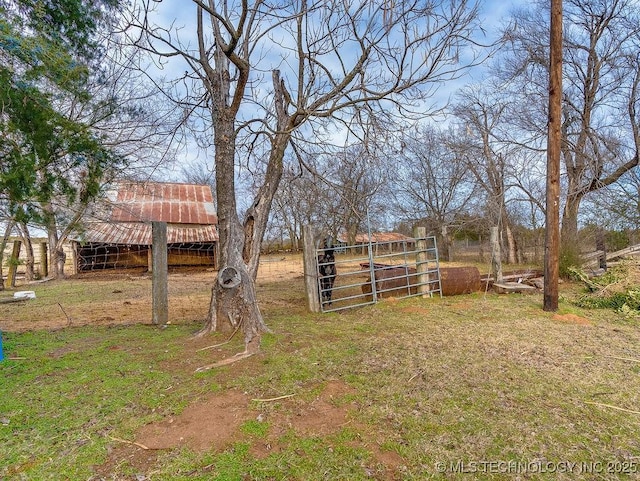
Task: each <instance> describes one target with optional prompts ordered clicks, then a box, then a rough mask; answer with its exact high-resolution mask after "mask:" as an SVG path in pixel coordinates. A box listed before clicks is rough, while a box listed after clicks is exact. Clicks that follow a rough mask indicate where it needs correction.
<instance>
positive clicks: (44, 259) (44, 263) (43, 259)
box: [40, 242, 49, 278]
mask: <svg viewBox="0 0 640 481" xmlns="http://www.w3.org/2000/svg"><path fill="white" fill-rule="evenodd" d="M40 275H41V276H42V277H43V278H45V277H48V276H49V255H48V251H47V243H46V242H40Z"/></svg>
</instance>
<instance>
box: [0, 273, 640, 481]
mask: <svg viewBox="0 0 640 481" xmlns="http://www.w3.org/2000/svg"><path fill="white" fill-rule="evenodd" d="M66 282H68V283H69V284H68V288H69V289H78V288H79V287H78V286H76V285H74V282H80V281H74V280H69V281H66ZM569 287H571V286H568V285H564V286H563V288H562V289H563V295H564V296H565V297H563V298H562V299H561V302H560V311H559V313H555V314H554V313H546V312H543V311H542V309H541V306H542V298H541V296H540V295H495V294H482V293H478V294H472V295H465V296H455V297H449V298H443V299H438V298H436V299H420V298H413V299H406V300H401V301H398V300H394V299H390V300H386V301H384V302H381V303H379V304H378V305H376V306H372V307H366V308H361V309H354V310H350V311H346V312H343V313H334V314H324V315H322V314H309V313H308V312H307V311H306V302H305V299H304V293H303V291H302V283H301V281H300V280H299V279H298V280H296V281H280V282H262V283H261V284H260V297H261V299H262V301H261V308H262V310H263V313H264V316H265V319H266V321H267V323H268V325H269V327H270V328H271V329H272V330H273V333H272V334H268V335H265V336H264V338H263V342H262V352H261V353H260V354H259V355H257V356H254V357H252V358H249V359H246V360H243V361H240V362H238V363H236V364H234V365H231V366H226V367H223V368H219V369H216V370H211V371H206V372H203V373H195V370H196V369H197V368H198V367H199V366H202V365H206V364H209V363H211V362H214V361H215V360H218V359H222V358H224V357H226V356H228V355H230V354H233V353H234V352H238V351H239V350H241V348H242V346H241V339H240V337H241V336H238V339H235V338H234V339H233V340H232V341H231V342H229V343H228V344H224V345H222V346H218V347H212V346H214V345H216V344H219V343H222V342H223V341H225V340H226V339H225V338H223V337H221V336H212V337H209V338H207V339H204V340H203V339H198V340H196V339H194V338H193V337H192V335H193V333H194V332H196V331H197V330H198V329H199V327H200V324H199V323H197V322H194V321H193V320H189V319H184V320H182V321H177V322H173V323H172V324H171V325H170V326H168V327H167V328H166V329H156V328H154V327H151V326H149V325H141V324H133V325H129V326H103V325H100V326H95V325H93V326H92V325H89V326H81V327H74V326H73V325H72V326H71V327H67V328H63V329H58V330H34V331H26V332H4V333H3V339H4V353H5V357H6V358H7V359H5V361H3V362H1V363H0V378H1V379H2V381H1V382H0V453H1V454H0V479H3V480H23V479H25V480H44V479H51V480H63V479H69V480H99V479H105V480H107V479H108V480H111V479H119V480H120V479H122V480H125V479H127V480H129V479H130V480H138V481H141V480H175V479H185V480H187V479H188V480H198V479H200V480H212V479H217V480H324V479H326V480H365V479H379V480H405V479H406V480H424V479H465V480H469V479H550V480H551V479H553V480H556V479H561V480H562V479H640V474H638V472H640V329H639V325H640V319H639V317H638V316H637V315H629V314H627V315H624V316H623V315H621V314H617V313H615V312H614V311H612V310H607V309H598V310H586V309H580V308H577V307H574V305H573V304H572V303H571V302H570V300H571V298H572V296H573V295H575V293H576V292H577V289H576V288H575V287H573V288H569ZM41 289H44V290H45V292H44V293H43V295H45V296H46V289H47V287H46V285H43V286H42V287H41ZM51 289H59V286H56V285H54V284H52V286H51ZM105 289H106V290H107V291H108V292H115V290H114V287H113V286H109V285H107V286H106V287H105ZM572 290H573V294H572V292H571V291H572ZM87 307H88V308H90V306H87ZM1 317H2V316H1V315H0V318H1ZM163 443H164V444H163Z"/></svg>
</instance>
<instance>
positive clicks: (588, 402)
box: [584, 401, 640, 414]
mask: <svg viewBox="0 0 640 481" xmlns="http://www.w3.org/2000/svg"><path fill="white" fill-rule="evenodd" d="M584 403H585V404H593V405H594V406H600V407H604V408H610V409H615V410H616V411H623V412H625V413H631V414H640V411H632V410H631V409H625V408H621V407H618V406H614V405H612V404H604V403H597V402H593V401H585V402H584Z"/></svg>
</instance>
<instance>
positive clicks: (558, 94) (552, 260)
mask: <svg viewBox="0 0 640 481" xmlns="http://www.w3.org/2000/svg"><path fill="white" fill-rule="evenodd" d="M549 37H550V39H549V41H550V50H549V51H550V54H549V131H548V132H549V133H548V140H547V212H546V236H545V256H544V305H543V309H544V310H545V311H557V310H558V275H559V260H560V148H561V142H562V134H561V130H560V127H561V123H562V0H551V34H550V36H549Z"/></svg>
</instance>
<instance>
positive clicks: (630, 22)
mask: <svg viewBox="0 0 640 481" xmlns="http://www.w3.org/2000/svg"><path fill="white" fill-rule="evenodd" d="M563 17H564V31H565V36H564V48H563V50H564V51H563V69H564V74H563V100H562V112H563V115H562V126H561V127H562V130H561V132H562V147H561V149H562V150H561V152H562V163H563V166H564V175H565V185H564V189H565V192H564V199H565V200H564V208H563V210H562V230H561V237H562V243H563V244H564V245H574V246H575V245H576V240H577V231H578V219H579V214H580V205H581V202H582V200H583V199H584V198H585V197H586V196H587V195H589V194H590V193H593V192H596V191H597V190H599V189H601V188H603V187H606V186H608V185H611V184H613V183H614V182H616V181H617V180H618V179H620V177H621V176H622V175H624V174H625V173H626V172H628V171H630V170H632V169H635V168H636V167H637V165H638V151H639V148H640V130H639V119H638V117H637V115H638V114H637V112H638V102H639V100H640V95H639V90H638V86H639V85H640V58H639V56H638V51H639V50H640V16H639V14H638V9H637V3H636V2H634V1H632V0H603V1H599V2H593V1H590V0H568V1H565V2H564V9H563ZM549 18H550V15H549V5H548V3H547V2H537V3H534V4H533V6H532V7H531V8H526V9H522V10H520V11H518V12H516V14H515V16H514V19H515V20H516V21H515V22H514V24H513V25H514V26H513V28H511V29H510V30H509V31H507V33H506V35H505V37H506V38H508V39H509V40H510V41H511V43H510V45H511V47H512V49H511V50H510V51H509V52H508V53H507V54H506V55H505V56H504V57H503V58H502V60H503V61H502V63H501V70H502V74H503V76H504V77H505V78H507V77H509V78H510V79H511V80H512V81H513V84H512V86H513V87H514V90H513V93H514V95H517V97H518V98H519V100H517V102H518V103H519V104H520V105H521V110H522V113H523V114H524V115H522V116H521V117H520V126H521V127H522V128H523V130H528V131H529V132H530V138H531V140H532V142H531V144H532V145H534V144H535V145H536V148H539V147H540V146H542V145H544V139H546V125H547V124H546V121H545V119H546V107H547V102H546V100H545V96H546V94H547V89H548V78H549V54H548V51H549V45H548V41H547V39H548V38H549ZM514 100H515V99H514ZM531 119H533V120H531ZM536 138H537V140H535V139H536Z"/></svg>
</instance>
